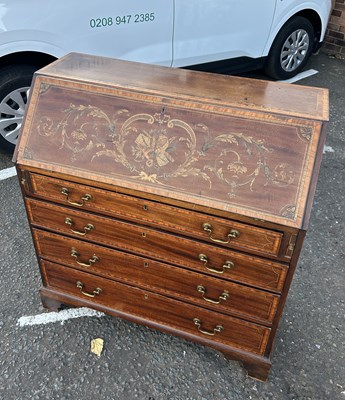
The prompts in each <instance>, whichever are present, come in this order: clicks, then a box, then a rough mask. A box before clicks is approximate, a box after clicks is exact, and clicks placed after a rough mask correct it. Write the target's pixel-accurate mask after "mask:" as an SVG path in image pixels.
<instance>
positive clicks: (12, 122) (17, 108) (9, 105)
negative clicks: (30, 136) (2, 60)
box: [0, 64, 38, 152]
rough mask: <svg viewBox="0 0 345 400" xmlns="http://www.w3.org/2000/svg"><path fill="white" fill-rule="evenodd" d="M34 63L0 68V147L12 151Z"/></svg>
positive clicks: (20, 123)
mask: <svg viewBox="0 0 345 400" xmlns="http://www.w3.org/2000/svg"><path fill="white" fill-rule="evenodd" d="M37 69H38V67H37V66H34V65H20V64H17V65H8V66H5V67H2V68H1V69H0V147H1V148H4V149H5V150H6V151H8V152H13V150H14V148H15V145H16V143H17V139H18V135H19V132H20V129H21V126H22V122H23V117H24V111H25V108H26V104H27V100H28V94H29V89H30V85H31V80H32V76H33V73H34V72H35V71H36V70H37Z"/></svg>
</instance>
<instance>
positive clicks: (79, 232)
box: [65, 217, 95, 236]
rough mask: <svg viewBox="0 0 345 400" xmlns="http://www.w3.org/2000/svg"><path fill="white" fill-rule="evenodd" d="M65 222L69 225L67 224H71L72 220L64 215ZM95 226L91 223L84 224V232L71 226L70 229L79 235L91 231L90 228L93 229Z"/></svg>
mask: <svg viewBox="0 0 345 400" xmlns="http://www.w3.org/2000/svg"><path fill="white" fill-rule="evenodd" d="M65 224H67V225H69V226H73V224H74V222H73V221H72V218H69V217H66V218H65ZM94 228H95V227H94V226H93V225H92V224H87V225H86V226H84V232H81V231H76V230H74V229H72V228H71V231H72V232H73V233H76V234H77V235H80V236H85V235H86V234H87V233H88V232H90V231H91V229H94Z"/></svg>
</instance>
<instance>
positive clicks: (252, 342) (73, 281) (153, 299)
mask: <svg viewBox="0 0 345 400" xmlns="http://www.w3.org/2000/svg"><path fill="white" fill-rule="evenodd" d="M41 266H42V271H43V276H44V278H45V281H46V285H47V287H48V288H54V289H56V290H58V291H61V292H63V293H68V294H71V295H73V296H76V297H79V298H83V299H87V300H90V299H91V300H92V301H93V302H94V303H96V304H99V305H102V306H105V307H108V308H110V309H114V310H118V311H120V312H122V313H126V314H131V315H133V316H138V317H141V318H145V319H146V320H147V321H151V322H156V323H159V324H162V325H166V326H169V327H172V328H174V329H178V330H183V331H185V332H188V333H190V334H192V335H194V336H197V337H202V338H209V339H210V334H211V335H212V341H215V342H219V343H223V344H226V345H229V346H233V347H236V348H239V349H243V350H247V351H251V352H254V353H256V354H260V355H262V354H263V353H264V350H265V347H266V344H267V339H268V336H269V333H270V329H269V328H266V327H263V326H260V325H257V324H253V323H249V322H246V321H242V320H239V319H236V318H233V317H229V316H225V315H222V314H219V313H216V312H213V311H208V310H205V309H203V308H201V307H197V306H193V305H190V304H185V303H183V302H181V301H177V300H174V299H170V298H167V297H165V296H161V295H158V294H155V293H151V292H149V291H145V290H141V289H139V288H135V287H131V286H128V285H124V284H121V283H118V282H114V281H111V280H108V279H104V278H101V277H97V276H93V275H91V274H87V273H84V272H81V271H78V270H75V269H71V268H68V267H63V266H59V265H57V264H53V263H50V262H46V261H42V262H41ZM218 331H219V332H218ZM202 332H204V333H202Z"/></svg>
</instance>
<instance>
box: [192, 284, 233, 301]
mask: <svg viewBox="0 0 345 400" xmlns="http://www.w3.org/2000/svg"><path fill="white" fill-rule="evenodd" d="M196 288H197V291H198V292H199V293H201V295H202V298H203V299H204V300H206V301H208V302H209V303H212V304H220V302H221V301H222V300H228V298H229V297H230V295H229V292H228V291H227V290H223V293H222V294H221V295H220V296H219V298H218V300H212V299H209V298H207V297H205V293H206V288H205V286H202V285H198V286H197V287H196Z"/></svg>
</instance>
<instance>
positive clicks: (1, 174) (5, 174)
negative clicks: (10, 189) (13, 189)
mask: <svg viewBox="0 0 345 400" xmlns="http://www.w3.org/2000/svg"><path fill="white" fill-rule="evenodd" d="M15 175H17V171H16V168H15V167H11V168H6V169H2V170H1V171H0V181H1V180H3V179H7V178H11V177H12V176H15Z"/></svg>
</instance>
